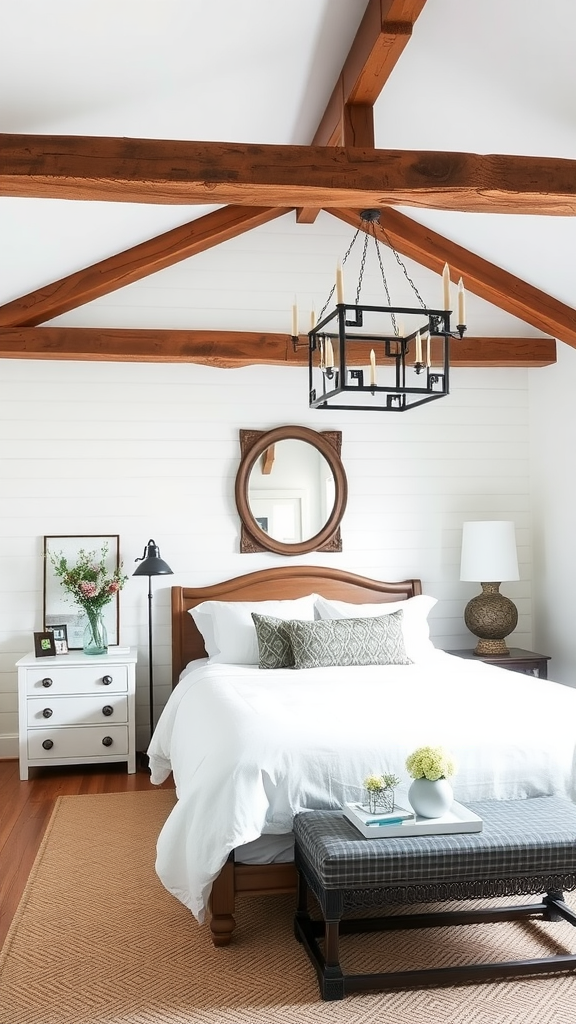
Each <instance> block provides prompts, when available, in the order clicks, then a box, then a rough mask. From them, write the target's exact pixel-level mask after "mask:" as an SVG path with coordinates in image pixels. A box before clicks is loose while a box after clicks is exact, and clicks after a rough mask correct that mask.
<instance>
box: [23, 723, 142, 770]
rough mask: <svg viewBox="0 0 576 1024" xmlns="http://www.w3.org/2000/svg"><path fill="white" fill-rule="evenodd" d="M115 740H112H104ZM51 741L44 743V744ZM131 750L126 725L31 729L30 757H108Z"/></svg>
mask: <svg viewBox="0 0 576 1024" xmlns="http://www.w3.org/2000/svg"><path fill="white" fill-rule="evenodd" d="M108 740H111V741H112V742H111V743H110V742H104V741H108ZM43 743H46V744H48V746H47V747H44V746H43V745H42V744H43ZM127 753H128V727H127V726H126V725H110V726H106V725H92V726H83V727H76V728H69V729H66V728H61V729H50V728H49V727H48V726H46V727H45V728H44V729H31V730H30V732H29V733H28V757H29V758H30V760H34V761H37V760H42V761H46V762H49V761H51V760H61V759H62V758H66V757H80V758H87V757H99V756H101V757H107V756H110V755H118V754H127Z"/></svg>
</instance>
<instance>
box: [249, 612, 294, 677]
mask: <svg viewBox="0 0 576 1024" xmlns="http://www.w3.org/2000/svg"><path fill="white" fill-rule="evenodd" d="M252 618H253V620H254V626H255V628H256V637H257V640H258V668H294V655H293V653H292V644H291V643H290V634H289V632H288V625H289V623H288V620H287V619H277V618H275V617H274V616H272V615H258V614H257V612H252Z"/></svg>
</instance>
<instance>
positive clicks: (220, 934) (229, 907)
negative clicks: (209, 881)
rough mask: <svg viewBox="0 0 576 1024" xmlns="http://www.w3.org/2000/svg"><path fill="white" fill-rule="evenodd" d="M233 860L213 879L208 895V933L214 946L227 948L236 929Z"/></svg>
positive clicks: (228, 861)
mask: <svg viewBox="0 0 576 1024" xmlns="http://www.w3.org/2000/svg"><path fill="white" fill-rule="evenodd" d="M234 898H235V889H234V860H233V857H232V855H230V857H229V858H228V860H227V861H226V863H225V865H224V867H223V868H222V870H221V872H220V874H219V875H218V878H215V879H214V882H213V885H212V893H211V895H210V903H209V908H208V909H209V913H210V931H211V932H212V942H213V943H214V945H215V946H227V945H228V944H229V942H230V939H231V938H232V932H233V931H234V929H235V927H236V920H235V918H234Z"/></svg>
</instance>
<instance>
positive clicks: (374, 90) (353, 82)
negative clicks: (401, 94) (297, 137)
mask: <svg viewBox="0 0 576 1024" xmlns="http://www.w3.org/2000/svg"><path fill="white" fill-rule="evenodd" d="M425 2H426V0H369V2H368V5H367V7H366V11H365V13H364V16H363V18H362V21H361V22H360V26H359V28H358V31H357V33H356V36H355V38H354V42H353V43H352V46H351V47H350V51H349V53H348V56H347V57H346V60H345V62H344V65H343V67H342V72H341V74H340V76H339V78H338V81H337V82H336V85H335V86H334V91H333V92H332V95H331V97H330V99H329V101H328V105H327V107H326V110H325V112H324V114H323V116H322V119H321V121H320V124H319V125H318V129H317V131H316V134H315V135H314V138H313V140H312V145H313V146H334V145H336V146H337V145H340V144H341V143H342V141H343V138H344V136H343V116H344V107H345V106H346V105H347V104H356V103H358V104H363V105H370V106H373V105H374V103H375V102H376V100H377V99H378V96H379V95H380V93H381V92H382V89H383V87H384V85H385V84H386V82H387V81H388V79H389V77H390V74H391V73H392V71H393V69H394V68H395V66H396V64H397V62H398V59H399V57H400V56H401V54H402V53H403V51H404V47H405V46H406V44H407V43H408V42H409V41H410V37H411V35H412V26H413V25H414V23H415V21H416V19H417V18H418V16H419V15H420V13H421V11H422V8H423V7H424V5H425Z"/></svg>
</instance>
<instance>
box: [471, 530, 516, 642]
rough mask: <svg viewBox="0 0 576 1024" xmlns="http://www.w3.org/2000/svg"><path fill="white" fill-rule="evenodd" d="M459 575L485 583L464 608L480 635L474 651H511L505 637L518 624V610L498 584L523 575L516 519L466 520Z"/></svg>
mask: <svg viewBox="0 0 576 1024" xmlns="http://www.w3.org/2000/svg"><path fill="white" fill-rule="evenodd" d="M460 579H461V580H472V581H474V582H476V583H480V584H481V586H482V593H481V594H478V595H477V596H476V597H473V598H472V600H471V601H469V602H468V604H467V605H466V608H465V609H464V622H465V623H466V625H467V627H468V629H469V630H470V632H471V633H473V634H474V636H476V637H478V643H477V644H476V647H475V649H474V654H477V655H479V656H480V655H491V654H492V655H503V654H504V655H506V654H509V653H510V651H509V650H508V648H507V646H506V643H505V637H507V636H508V635H509V633H512V631H513V630H514V629H515V628H516V625H517V623H518V610H517V608H516V605H515V604H514V603H513V602H512V601H510V599H509V598H507V597H504V595H503V594H501V593H500V589H499V588H500V584H501V583H502V582H504V581H505V580H518V579H520V575H519V572H518V556H517V553H516V535H515V529H514V523H512V522H506V521H504V520H495V521H494V520H492V521H488V520H486V521H481V522H473V523H464V524H463V527H462V557H461V563H460ZM496 581H497V582H496Z"/></svg>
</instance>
